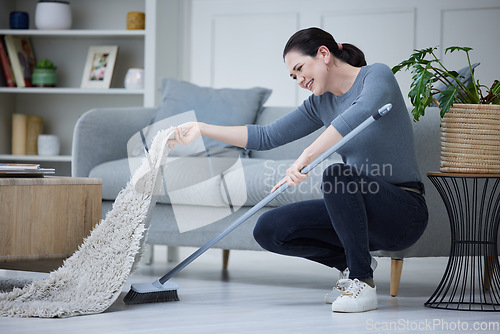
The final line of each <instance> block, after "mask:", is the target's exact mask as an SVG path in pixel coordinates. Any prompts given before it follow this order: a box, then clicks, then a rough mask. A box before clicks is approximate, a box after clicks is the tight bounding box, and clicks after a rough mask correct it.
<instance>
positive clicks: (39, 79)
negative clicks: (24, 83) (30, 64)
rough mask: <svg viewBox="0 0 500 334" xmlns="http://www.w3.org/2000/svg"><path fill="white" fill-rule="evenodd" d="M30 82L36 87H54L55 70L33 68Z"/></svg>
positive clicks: (55, 80) (55, 82) (55, 83)
mask: <svg viewBox="0 0 500 334" xmlns="http://www.w3.org/2000/svg"><path fill="white" fill-rule="evenodd" d="M31 83H32V84H33V86H36V87H55V86H56V85H57V74H56V70H55V69H48V68H35V69H34V71H33V74H32V75H31Z"/></svg>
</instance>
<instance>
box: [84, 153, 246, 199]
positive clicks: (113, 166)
mask: <svg viewBox="0 0 500 334" xmlns="http://www.w3.org/2000/svg"><path fill="white" fill-rule="evenodd" d="M177 159H183V160H190V159H189V158H167V164H166V168H165V169H164V170H163V172H164V173H165V179H166V188H165V187H162V189H160V193H159V194H157V195H158V197H157V202H158V203H162V204H179V205H197V206H210V207H228V204H227V201H226V200H225V199H224V198H223V196H225V192H221V190H223V188H222V187H221V184H222V180H221V176H220V175H219V174H218V175H214V176H213V177H210V176H209V177H204V175H201V178H200V175H199V174H200V173H194V172H189V171H186V172H184V171H183V170H182V169H179V168H168V167H169V162H170V163H173V161H175V160H177ZM191 160H196V161H203V158H193V159H191ZM205 160H206V159H205ZM140 162H141V159H140V158H130V159H119V160H114V161H108V162H105V163H102V164H100V165H98V166H96V167H94V168H93V169H92V170H91V171H90V175H89V177H97V178H101V179H102V180H103V183H102V198H103V200H115V198H116V196H117V195H118V193H119V192H120V191H121V190H122V189H123V188H125V186H126V185H127V182H128V181H129V180H130V177H131V174H132V173H131V169H132V170H135V168H137V167H138V166H139V164H140ZM129 163H130V164H131V165H129ZM188 163H190V162H188ZM200 163H201V162H200ZM240 170H241V168H240ZM193 179H194V181H193ZM165 190H166V191H165Z"/></svg>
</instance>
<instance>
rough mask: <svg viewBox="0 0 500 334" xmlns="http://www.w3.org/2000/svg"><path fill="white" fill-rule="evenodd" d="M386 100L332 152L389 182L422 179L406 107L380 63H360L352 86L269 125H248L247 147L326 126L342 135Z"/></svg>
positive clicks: (288, 139) (280, 141) (318, 98)
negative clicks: (375, 118) (378, 113)
mask: <svg viewBox="0 0 500 334" xmlns="http://www.w3.org/2000/svg"><path fill="white" fill-rule="evenodd" d="M387 103H392V105H393V107H392V109H391V111H390V112H389V113H388V114H387V115H386V116H384V117H382V118H381V119H380V120H378V121H377V122H375V123H373V124H372V125H370V126H369V127H367V128H366V129H365V130H364V131H363V132H362V133H360V134H359V135H357V136H355V137H354V138H352V139H351V140H350V141H349V142H348V143H347V144H345V145H344V146H343V147H342V148H340V149H339V150H338V151H337V153H339V154H340V155H341V156H342V159H343V161H344V163H346V164H349V165H352V166H354V167H355V168H356V169H357V170H359V171H363V172H367V173H369V174H371V175H374V176H379V177H381V178H382V179H383V180H385V181H387V182H389V183H393V184H399V183H405V182H415V181H421V176H420V172H419V170H418V166H417V162H416V156H415V147H414V138H413V130H412V124H411V120H410V117H409V114H408V110H407V108H406V105H405V101H404V99H403V96H402V94H401V90H400V89H399V85H398V83H397V81H396V78H395V77H394V75H393V73H392V71H391V69H390V68H389V67H388V66H387V65H384V64H373V65H368V66H363V67H362V68H361V70H360V72H359V74H358V76H357V77H356V80H355V81H354V84H353V85H352V87H351V88H350V89H349V91H347V92H346V93H345V94H343V95H341V96H336V95H334V94H332V93H325V94H322V95H321V96H315V95H311V96H310V97H309V98H308V99H306V100H305V101H304V102H303V104H302V105H301V106H300V107H298V108H297V109H295V110H294V111H291V112H290V113H288V114H286V115H284V116H283V117H281V118H279V119H277V120H276V121H274V122H272V123H271V124H268V125H265V126H262V125H255V124H249V125H247V128H248V142H247V146H246V148H247V149H251V150H268V149H271V148H274V147H277V146H280V145H284V144H286V143H289V142H291V141H294V140H296V139H299V138H302V137H304V136H306V135H308V134H310V133H312V132H314V131H315V130H317V129H319V128H320V127H322V126H325V127H328V126H330V124H331V125H332V126H333V127H334V128H335V129H336V130H337V131H338V132H339V133H340V134H341V135H342V136H345V135H346V134H348V133H349V132H350V131H351V130H352V129H354V128H355V127H356V126H357V125H359V124H360V123H362V122H363V121H364V120H365V119H367V118H368V117H369V116H370V115H372V114H373V113H374V112H375V111H376V110H378V109H379V108H380V107H382V106H383V105H385V104H387ZM300 153H301V152H297V157H298V156H299V155H300Z"/></svg>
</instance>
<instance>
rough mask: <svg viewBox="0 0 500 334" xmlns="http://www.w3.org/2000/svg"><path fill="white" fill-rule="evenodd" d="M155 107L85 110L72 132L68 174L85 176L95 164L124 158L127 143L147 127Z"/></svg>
mask: <svg viewBox="0 0 500 334" xmlns="http://www.w3.org/2000/svg"><path fill="white" fill-rule="evenodd" d="M155 111H156V108H145V107H129V108H99V109H92V110H89V111H87V112H86V113H84V114H83V115H82V116H81V117H80V118H79V119H78V121H77V123H76V125H75V130H74V132H73V147H72V161H71V175H72V176H73V177H88V176H89V173H90V171H91V170H92V168H94V167H95V166H97V165H99V164H101V163H103V162H106V161H112V160H117V159H122V158H126V157H127V142H128V140H129V139H130V137H132V136H133V135H134V134H135V133H136V132H138V131H139V130H140V129H142V128H144V127H145V126H147V125H148V124H149V122H150V120H151V117H152V116H153V114H154V112H155Z"/></svg>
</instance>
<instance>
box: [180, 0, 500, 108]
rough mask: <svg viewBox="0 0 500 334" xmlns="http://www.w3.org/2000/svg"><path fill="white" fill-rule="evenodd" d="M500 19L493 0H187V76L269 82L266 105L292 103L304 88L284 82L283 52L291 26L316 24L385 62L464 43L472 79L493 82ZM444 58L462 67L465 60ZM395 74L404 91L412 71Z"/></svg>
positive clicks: (238, 83) (225, 82)
mask: <svg viewBox="0 0 500 334" xmlns="http://www.w3.org/2000/svg"><path fill="white" fill-rule="evenodd" d="M499 19H500V1H499V0H475V1H470V0H377V1H373V0H352V1H332V0H309V1H303V0H236V1H235V0H192V2H191V25H190V27H191V28H190V29H191V31H190V34H191V46H190V52H189V54H190V57H189V62H190V65H189V72H190V73H189V79H188V80H190V81H192V82H194V83H196V84H199V85H204V86H212V87H216V88H221V87H238V88H246V87H253V86H263V87H269V88H272V89H273V94H272V95H271V98H270V99H269V101H268V103H267V104H268V105H287V106H289V105H297V104H299V103H301V101H302V100H303V99H304V98H306V97H307V92H306V91H299V89H298V88H297V86H296V84H295V82H294V81H293V80H290V78H289V75H288V73H287V71H286V68H285V66H284V64H283V60H282V50H283V47H284V45H285V43H286V41H287V40H288V38H289V37H290V36H291V35H292V34H293V33H294V32H295V31H297V30H298V29H301V28H306V27H310V26H318V27H321V28H323V29H325V30H327V31H329V32H330V33H332V35H333V36H334V37H335V39H336V40H337V41H338V42H347V43H352V44H355V45H357V46H358V47H360V48H361V49H362V50H363V51H364V52H365V55H366V58H367V61H368V63H374V62H382V63H386V64H387V65H389V66H391V67H392V66H394V65H395V64H397V63H398V62H399V61H401V60H403V59H405V58H407V57H408V56H409V54H410V53H411V52H412V50H413V49H415V48H425V47H430V46H437V45H441V46H444V47H448V46H451V45H461V46H470V47H472V48H474V51H473V53H472V54H471V56H472V62H481V66H479V67H478V68H477V69H476V73H477V75H478V77H479V78H480V79H481V82H484V83H487V84H489V85H491V83H492V82H493V80H494V79H498V78H500V66H499V64H498V55H499V54H500V43H499V42H500V34H499V31H500V20H499ZM440 56H442V55H440ZM445 63H446V64H447V65H449V66H450V67H453V66H456V67H460V68H461V67H463V66H465V65H466V59H465V58H463V57H460V58H459V57H458V56H455V54H452V55H451V56H447V57H446V58H445ZM396 77H397V78H398V81H399V83H400V86H401V89H402V91H403V94H404V95H406V94H407V92H408V87H409V83H410V77H411V74H410V73H399V74H397V76H396Z"/></svg>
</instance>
